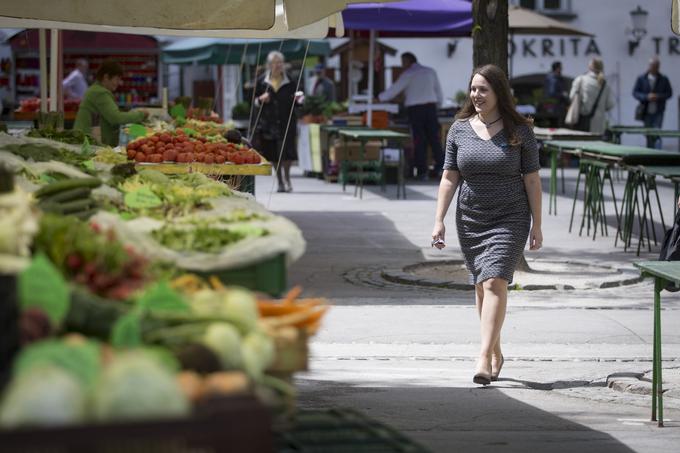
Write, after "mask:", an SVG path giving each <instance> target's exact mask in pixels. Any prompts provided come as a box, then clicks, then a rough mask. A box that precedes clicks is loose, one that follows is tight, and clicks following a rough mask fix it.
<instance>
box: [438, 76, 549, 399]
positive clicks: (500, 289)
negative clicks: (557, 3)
mask: <svg viewBox="0 0 680 453" xmlns="http://www.w3.org/2000/svg"><path fill="white" fill-rule="evenodd" d="M538 170H539V163H538V147H537V145H536V138H535V137H534V132H533V129H532V125H531V121H530V120H528V119H526V118H524V117H523V116H522V115H520V114H519V113H517V111H516V110H515V105H514V102H513V100H512V95H511V94H510V84H509V83H508V79H507V77H506V75H505V73H504V72H503V71H502V70H501V69H500V68H498V67H497V66H494V65H486V66H482V67H481V68H478V69H476V70H475V71H474V72H473V74H472V78H471V80H470V97H469V98H468V99H467V101H466V102H465V105H464V106H463V108H462V109H461V110H460V112H458V114H457V115H456V120H455V122H454V123H453V125H452V126H451V129H450V130H449V133H448V137H447V140H446V159H445V162H444V173H443V175H442V179H441V183H440V185H439V194H438V197H437V213H436V217H435V226H434V230H433V231H432V240H433V242H432V245H433V246H436V247H437V248H443V247H444V242H443V241H444V234H445V231H446V230H445V227H444V217H445V216H446V212H447V210H448V208H449V206H450V204H451V201H452V200H453V196H454V194H455V193H456V190H457V189H458V187H459V185H460V191H459V193H458V201H457V204H456V226H457V230H458V241H459V243H460V248H461V251H462V252H463V257H464V260H465V265H466V266H467V268H468V271H469V272H470V282H471V283H472V284H474V285H475V302H476V305H477V311H478V313H479V317H480V320H481V351H480V354H479V360H478V362H477V369H476V372H475V375H474V378H473V381H474V382H475V383H478V384H483V385H488V384H489V383H490V382H491V381H493V380H496V379H498V374H499V373H500V370H501V367H502V366H503V353H502V351H501V340H500V336H501V328H502V326H503V320H504V319H505V312H506V306H507V298H508V283H510V282H511V281H512V277H513V273H514V272H515V268H516V267H517V264H518V262H519V260H520V259H521V258H522V253H523V251H524V247H525V245H526V243H527V238H528V239H529V248H530V249H531V250H537V249H539V248H540V247H541V245H542V242H543V234H542V232H541V179H540V177H539V175H538Z"/></svg>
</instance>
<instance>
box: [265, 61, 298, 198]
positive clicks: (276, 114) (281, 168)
mask: <svg viewBox="0 0 680 453" xmlns="http://www.w3.org/2000/svg"><path fill="white" fill-rule="evenodd" d="M284 62H285V60H284V56H283V54H282V53H281V52H277V51H272V52H269V55H267V71H266V72H265V74H264V75H263V76H262V77H260V78H259V79H258V80H257V84H256V86H255V106H256V107H257V108H258V109H261V111H260V112H259V115H257V116H256V118H258V117H259V119H258V121H257V124H256V125H255V133H256V137H257V142H256V146H258V147H259V149H260V151H261V152H262V154H263V155H264V157H265V158H267V160H269V161H270V162H272V163H273V164H274V165H276V164H277V163H278V162H279V161H280V164H279V165H278V168H277V172H276V176H277V178H278V181H279V188H278V191H279V192H291V191H292V190H293V186H292V185H291V182H290V167H291V165H292V163H293V161H294V160H297V144H296V131H297V115H296V114H295V109H294V108H293V103H294V102H295V101H296V100H298V98H300V97H301V96H296V92H297V87H296V84H295V80H293V79H292V78H291V77H290V76H289V75H288V74H286V72H285V69H284Z"/></svg>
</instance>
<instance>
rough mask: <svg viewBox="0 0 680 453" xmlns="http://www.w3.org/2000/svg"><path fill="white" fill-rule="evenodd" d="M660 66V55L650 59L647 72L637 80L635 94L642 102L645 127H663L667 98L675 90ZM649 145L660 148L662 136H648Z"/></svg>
mask: <svg viewBox="0 0 680 453" xmlns="http://www.w3.org/2000/svg"><path fill="white" fill-rule="evenodd" d="M659 66H660V63H659V58H658V57H653V58H652V59H651V60H649V68H648V69H647V72H646V73H644V74H642V75H641V76H640V77H638V78H637V81H636V82H635V88H633V96H635V99H637V100H638V101H640V103H641V104H642V108H643V116H642V119H643V121H644V123H645V127H652V128H658V129H661V127H662V126H663V112H664V111H665V110H666V100H667V99H668V98H670V97H671V96H672V95H673V90H672V88H671V83H670V82H669V81H668V77H666V76H665V75H663V74H661V73H660V72H659ZM647 147H648V148H659V149H660V148H661V138H659V137H650V136H648V137H647Z"/></svg>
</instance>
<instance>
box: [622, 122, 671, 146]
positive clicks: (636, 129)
mask: <svg viewBox="0 0 680 453" xmlns="http://www.w3.org/2000/svg"><path fill="white" fill-rule="evenodd" d="M609 131H610V132H611V134H612V142H614V143H621V135H623V134H636V135H644V136H645V137H660V138H663V137H666V138H669V137H670V138H680V130H669V129H658V128H652V127H642V126H622V125H618V126H611V127H609Z"/></svg>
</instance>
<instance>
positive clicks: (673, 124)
mask: <svg viewBox="0 0 680 453" xmlns="http://www.w3.org/2000/svg"><path fill="white" fill-rule="evenodd" d="M638 5H641V6H642V7H643V8H644V9H646V10H647V11H648V12H649V16H648V19H647V30H648V33H647V35H646V36H645V37H644V38H643V39H642V41H641V43H640V46H639V47H638V48H637V49H636V51H635V53H634V55H633V56H632V57H631V56H629V55H628V40H629V39H630V36H629V35H628V34H626V33H627V29H630V28H631V27H632V22H631V19H630V11H631V10H633V9H635V8H636V7H637V6H638ZM572 9H573V12H574V13H575V14H576V15H577V17H576V18H575V19H574V20H573V21H569V22H565V23H566V24H568V25H571V26H573V27H576V28H579V29H581V30H584V31H587V32H590V33H593V34H594V35H595V38H594V43H595V45H596V46H597V49H598V50H599V52H600V55H599V56H600V57H601V58H602V59H603V60H604V66H605V73H606V75H607V78H608V83H610V84H611V86H612V87H613V88H614V90H615V93H616V96H617V106H616V107H615V108H614V110H612V112H611V114H610V121H611V122H612V123H613V124H639V123H635V121H634V119H633V113H634V111H635V106H636V104H637V101H636V100H635V99H634V98H633V96H632V94H631V93H632V89H633V85H634V83H635V79H636V77H637V76H639V75H640V74H642V73H643V72H644V71H645V70H646V67H647V62H648V60H649V58H650V57H652V56H653V55H655V54H656V53H657V49H656V42H658V43H659V50H658V54H659V57H660V59H661V72H662V73H663V74H665V75H666V76H668V78H669V79H670V82H671V85H672V86H673V89H674V94H673V97H672V98H671V99H670V100H669V101H668V103H667V107H666V114H665V117H664V124H663V126H664V128H666V129H678V128H680V124H678V98H679V96H680V38H679V37H677V36H675V35H674V34H673V32H672V31H671V27H670V25H671V24H670V17H671V2H669V1H668V0H572ZM655 38H656V41H655ZM532 39H533V40H534V42H533V44H530V40H532ZM543 39H547V40H549V41H550V42H551V43H552V49H553V53H554V55H553V56H550V55H548V54H546V55H544V54H543V52H542V48H541V45H542V40H543ZM380 40H381V41H382V42H384V43H385V44H387V45H389V46H392V47H394V48H396V49H397V50H398V51H399V54H400V53H401V52H406V51H411V52H413V53H414V54H416V56H417V57H418V60H419V62H421V63H422V64H424V65H426V66H431V67H433V68H435V69H436V70H437V72H438V74H439V79H440V81H441V84H442V89H443V91H444V96H445V97H450V98H453V97H454V95H455V93H456V91H458V90H461V89H462V90H466V89H467V83H468V79H469V77H470V72H471V70H472V41H471V39H469V38H461V39H458V46H457V49H456V52H455V54H454V55H453V56H452V57H451V58H448V57H447V44H448V43H449V42H452V41H453V39H448V38H433V39H424V38H423V39H415V38H408V39H406V38H393V39H380ZM572 40H575V41H572ZM514 41H515V44H516V46H517V52H516V54H515V56H514V58H513V76H515V77H517V76H522V75H526V74H535V73H546V72H548V71H549V70H550V65H551V63H552V62H553V61H556V60H560V61H562V66H563V73H564V75H567V76H570V77H575V76H577V75H578V74H581V73H583V72H585V71H586V68H587V64H588V61H589V59H590V58H592V57H593V56H598V55H597V54H596V53H595V52H594V47H593V46H592V45H591V46H590V48H588V47H589V43H590V38H576V37H569V36H567V37H559V36H552V37H551V36H515V37H514ZM523 41H526V45H527V46H528V47H529V49H531V50H533V52H534V53H535V54H536V56H535V57H533V56H531V55H530V53H528V52H526V55H524V54H525V52H524V49H523V47H524V45H525V44H524V43H523ZM673 46H675V47H673ZM562 49H563V50H562ZM574 49H576V50H574ZM399 54H397V55H396V56H395V57H387V59H386V66H400V65H401V61H400V59H399ZM624 140H625V142H624V143H627V144H631V145H634V144H635V145H643V144H644V139H643V138H641V137H636V136H632V135H628V136H627V135H624ZM664 147H665V148H668V149H678V141H677V140H665V141H664Z"/></svg>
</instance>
